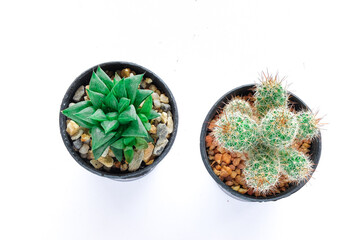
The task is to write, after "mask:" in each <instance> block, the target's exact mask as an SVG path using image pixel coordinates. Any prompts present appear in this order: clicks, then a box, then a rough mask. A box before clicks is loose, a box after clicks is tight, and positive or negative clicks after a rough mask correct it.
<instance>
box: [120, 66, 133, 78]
mask: <svg viewBox="0 0 360 240" xmlns="http://www.w3.org/2000/svg"><path fill="white" fill-rule="evenodd" d="M130 73H131V71H130V69H129V68H124V69H123V70H121V72H120V76H121V77H122V78H127V77H130Z"/></svg>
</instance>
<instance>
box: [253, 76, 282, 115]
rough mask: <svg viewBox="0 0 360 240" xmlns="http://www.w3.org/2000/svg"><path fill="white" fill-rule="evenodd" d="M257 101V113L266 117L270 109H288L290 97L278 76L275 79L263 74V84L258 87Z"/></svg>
mask: <svg viewBox="0 0 360 240" xmlns="http://www.w3.org/2000/svg"><path fill="white" fill-rule="evenodd" d="M255 99H256V100H255V107H256V109H257V112H258V114H259V116H260V117H264V116H265V115H266V113H267V112H268V111H269V110H270V109H273V108H278V107H286V106H287V99H288V96H287V93H286V90H285V89H284V88H283V87H282V86H281V81H279V80H278V76H277V75H276V76H275V78H273V77H272V76H270V75H267V76H266V75H265V74H263V78H262V81H261V84H260V85H257V87H256V93H255Z"/></svg>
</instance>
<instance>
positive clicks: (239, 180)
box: [200, 84, 321, 202]
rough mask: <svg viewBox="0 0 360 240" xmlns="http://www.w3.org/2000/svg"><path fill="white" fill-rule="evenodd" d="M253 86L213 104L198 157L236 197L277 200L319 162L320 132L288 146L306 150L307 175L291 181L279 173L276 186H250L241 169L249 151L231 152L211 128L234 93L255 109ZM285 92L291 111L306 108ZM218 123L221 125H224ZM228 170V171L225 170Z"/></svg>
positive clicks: (293, 190)
mask: <svg viewBox="0 0 360 240" xmlns="http://www.w3.org/2000/svg"><path fill="white" fill-rule="evenodd" d="M255 89H256V85H253V84H249V85H244V86H241V87H237V88H235V89H233V90H231V91H229V92H228V93H226V94H225V95H223V96H222V97H221V98H220V99H219V100H218V101H217V102H216V103H215V104H214V105H213V107H212V108H211V110H210V111H209V113H208V114H207V116H206V118H205V120H204V122H203V125H202V128H201V135H200V151H201V157H202V160H203V163H204V165H205V168H206V169H207V171H208V172H209V174H210V176H211V177H212V178H213V179H214V181H215V182H216V183H217V184H218V186H219V187H220V188H221V189H222V190H223V191H224V192H225V193H226V194H228V195H229V196H231V197H233V198H235V199H238V200H243V201H250V202H266V201H276V200H279V199H282V198H285V197H288V196H290V195H291V194H293V193H295V192H296V191H298V190H299V189H300V188H302V187H303V186H304V185H305V184H306V183H307V182H308V180H309V179H310V177H311V175H312V173H313V172H314V171H315V169H316V167H317V165H318V163H319V159H320V153H321V135H320V131H319V132H318V134H317V135H316V137H314V138H312V139H309V140H307V141H299V142H298V143H297V144H295V143H294V144H293V145H292V146H291V147H292V148H296V150H299V149H300V148H301V149H300V151H303V152H306V154H305V155H306V156H307V158H308V161H309V162H311V168H312V169H311V171H310V172H309V174H308V176H307V177H306V179H304V180H302V181H299V182H291V181H288V180H287V179H286V178H285V179H281V178H282V177H280V180H281V181H282V180H284V181H283V182H281V181H280V184H279V183H278V184H277V185H276V187H274V188H272V189H271V190H270V191H267V192H266V193H265V192H257V191H256V189H255V188H249V186H248V185H247V181H246V178H245V176H244V169H246V168H247V166H248V165H250V164H249V154H248V153H247V152H243V153H234V152H231V151H229V150H228V149H224V148H223V146H219V145H218V144H217V143H216V141H215V140H214V139H215V137H214V134H213V129H214V127H219V126H218V125H217V123H218V122H217V120H218V119H219V116H220V114H224V113H223V108H224V107H225V105H226V104H228V103H229V102H230V101H231V99H234V97H235V98H238V99H242V100H245V101H247V102H248V103H250V106H251V108H252V109H254V100H255V99H254V94H255ZM287 95H288V96H289V100H288V108H289V109H291V111H292V112H294V113H299V112H301V111H306V110H309V108H308V106H307V105H306V104H305V103H304V102H303V101H301V100H300V99H299V98H298V97H296V96H295V95H294V94H292V93H291V92H287ZM253 111H254V110H253ZM226 118H230V116H227V117H225V119H226ZM258 124H260V122H258ZM220 127H222V128H224V126H220ZM224 131H226V127H225V128H224ZM294 146H295V147H294ZM259 151H260V150H259ZM217 154H218V155H217ZM274 155H275V154H274ZM276 156H277V155H276ZM232 164H234V165H236V166H234V165H232ZM231 165H232V166H231ZM227 170H229V171H228V172H226V171H227ZM222 171H223V172H224V174H225V175H224V176H222V175H221V174H222ZM220 176H222V177H220ZM265 181H266V180H265Z"/></svg>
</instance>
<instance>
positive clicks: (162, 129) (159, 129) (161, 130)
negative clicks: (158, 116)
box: [156, 123, 168, 139]
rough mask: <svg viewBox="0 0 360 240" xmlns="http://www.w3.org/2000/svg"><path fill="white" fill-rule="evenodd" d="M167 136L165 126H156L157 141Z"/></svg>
mask: <svg viewBox="0 0 360 240" xmlns="http://www.w3.org/2000/svg"><path fill="white" fill-rule="evenodd" d="M167 134H168V129H167V127H166V125H165V124H162V123H160V124H159V125H157V129H156V136H157V137H158V138H159V139H161V138H166V135H167Z"/></svg>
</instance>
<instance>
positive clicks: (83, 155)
mask: <svg viewBox="0 0 360 240" xmlns="http://www.w3.org/2000/svg"><path fill="white" fill-rule="evenodd" d="M87 155H88V154H87V153H85V154H80V157H82V158H87Z"/></svg>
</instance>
